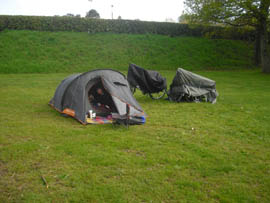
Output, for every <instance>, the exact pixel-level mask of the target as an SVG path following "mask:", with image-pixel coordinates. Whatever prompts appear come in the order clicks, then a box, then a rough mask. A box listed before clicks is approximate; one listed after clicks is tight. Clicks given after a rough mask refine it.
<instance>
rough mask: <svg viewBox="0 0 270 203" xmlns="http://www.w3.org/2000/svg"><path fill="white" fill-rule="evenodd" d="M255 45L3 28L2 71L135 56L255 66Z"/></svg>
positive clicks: (165, 63) (83, 66) (148, 62)
mask: <svg viewBox="0 0 270 203" xmlns="http://www.w3.org/2000/svg"><path fill="white" fill-rule="evenodd" d="M252 58H253V48H252V45H250V44H247V43H246V42H242V41H232V40H211V39H206V38H195V37H174V38H172V37H167V36H160V35H128V34H111V33H101V34H91V35H89V34H87V33H78V32H38V31H14V30H13V31H11V30H10V31H8V30H6V31H3V32H0V73H54V72H84V71H87V70H89V69H94V68H115V69H120V70H126V69H127V67H128V64H129V63H130V62H133V63H136V64H138V65H141V66H143V67H146V68H147V69H156V70H175V69H176V68H178V67H180V66H181V67H183V68H187V69H190V70H204V69H217V70H224V69H227V70H228V69H230V70H232V69H243V68H251V67H252V66H253V65H252Z"/></svg>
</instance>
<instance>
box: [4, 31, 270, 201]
mask: <svg viewBox="0 0 270 203" xmlns="http://www.w3.org/2000/svg"><path fill="white" fill-rule="evenodd" d="M58 34H59V33H58ZM60 34H61V35H62V34H63V33H60ZM56 35H57V34H56ZM173 40H176V39H173ZM162 74H163V75H164V76H166V77H167V78H168V82H170V81H171V79H172V77H173V75H174V74H175V71H162ZM199 74H202V75H204V76H207V77H210V78H212V79H214V80H216V81H217V89H218V91H219V93H220V96H219V97H218V103H217V104H215V105H212V104H208V103H170V102H168V101H165V100H161V101H153V100H151V99H150V98H148V97H146V96H143V95H142V94H140V93H139V92H136V95H135V97H136V98H137V100H138V101H139V103H140V104H141V106H142V108H143V109H144V110H145V111H146V113H147V114H148V118H147V122H146V124H145V125H143V126H132V127H130V128H129V129H126V128H123V127H116V126H112V125H88V126H83V125H81V124H79V123H78V122H77V121H76V120H74V119H72V118H65V117H62V116H60V114H59V113H58V112H56V111H55V110H53V109H52V108H50V107H49V106H48V105H47V103H48V101H49V100H50V98H51V97H52V96H53V94H54V91H55V88H56V87H57V85H58V84H59V82H60V81H61V80H62V79H63V78H64V77H65V76H67V74H10V75H6V74H2V75H0V95H1V97H0V177H1V178H0V202H35V201H37V202H72V201H73V202H151V201H152V202H178V201H181V202H269V201H270V196H269V194H270V174H269V170H270V160H269V157H270V149H269V144H270V137H269V134H270V126H269V123H270V117H269V115H270V105H269V100H270V94H269V92H266V90H267V89H269V88H270V86H269V76H267V75H262V74H261V73H259V72H249V71H245V72H199ZM41 177H43V178H44V179H45V180H46V182H47V185H48V187H47V186H46V184H45V183H44V181H43V180H42V178H41Z"/></svg>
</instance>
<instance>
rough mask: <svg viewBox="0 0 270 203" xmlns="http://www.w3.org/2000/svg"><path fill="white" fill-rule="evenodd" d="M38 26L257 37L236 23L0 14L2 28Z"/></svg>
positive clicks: (125, 31) (37, 28) (174, 34)
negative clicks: (221, 24)
mask: <svg viewBox="0 0 270 203" xmlns="http://www.w3.org/2000/svg"><path fill="white" fill-rule="evenodd" d="M4 29H12V30H38V31H74V32H88V33H99V32H113V33H128V34H146V33H149V34H160V35H168V36H172V37H173V36H198V37H209V38H223V39H234V40H254V36H255V35H254V31H253V30H250V29H240V28H233V27H229V28H228V27H218V26H198V25H197V26H191V25H188V24H179V23H165V22H147V21H138V20H107V19H89V18H78V17H67V16H65V17H60V16H54V17H48V16H10V15H0V31H1V30H4Z"/></svg>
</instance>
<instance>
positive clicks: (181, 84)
mask: <svg viewBox="0 0 270 203" xmlns="http://www.w3.org/2000/svg"><path fill="white" fill-rule="evenodd" d="M217 96H218V92H217V91H216V82H215V81H213V80H210V79H208V78H206V77H203V76H200V75H198V74H195V73H192V72H190V71H187V70H184V69H182V68H178V69H177V71H176V75H175V77H174V79H173V82H172V84H171V85H170V90H169V92H168V97H169V100H171V101H176V102H182V101H187V102H201V101H206V102H211V103H215V102H216V99H217Z"/></svg>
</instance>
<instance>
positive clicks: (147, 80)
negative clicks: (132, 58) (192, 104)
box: [127, 64, 167, 99]
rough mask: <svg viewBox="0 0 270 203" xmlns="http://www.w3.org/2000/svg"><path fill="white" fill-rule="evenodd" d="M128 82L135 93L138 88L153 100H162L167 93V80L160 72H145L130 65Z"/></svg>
mask: <svg viewBox="0 0 270 203" xmlns="http://www.w3.org/2000/svg"><path fill="white" fill-rule="evenodd" d="M127 80H128V82H129V84H130V86H131V91H132V92H133V93H134V92H135V91H136V88H138V89H140V90H141V91H142V93H143V94H149V95H150V97H151V98H152V99H160V98H162V97H163V96H164V95H165V94H166V91H167V82H166V78H164V77H162V76H161V74H160V73H159V72H157V71H153V70H145V69H143V68H141V67H139V66H137V65H135V64H130V65H129V68H128V75H127Z"/></svg>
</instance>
